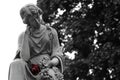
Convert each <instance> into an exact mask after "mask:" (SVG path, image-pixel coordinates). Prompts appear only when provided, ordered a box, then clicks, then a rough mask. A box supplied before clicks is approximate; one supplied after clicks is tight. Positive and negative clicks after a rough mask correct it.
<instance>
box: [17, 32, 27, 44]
mask: <svg viewBox="0 0 120 80" xmlns="http://www.w3.org/2000/svg"><path fill="white" fill-rule="evenodd" d="M24 34H25V32H22V33H21V34H20V35H19V37H18V44H21V43H22V41H23V39H24Z"/></svg>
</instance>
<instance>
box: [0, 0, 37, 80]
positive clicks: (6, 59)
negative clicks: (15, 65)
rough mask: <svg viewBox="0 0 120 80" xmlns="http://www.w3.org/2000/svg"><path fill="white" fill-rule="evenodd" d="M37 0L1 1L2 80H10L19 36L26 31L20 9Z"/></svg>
mask: <svg viewBox="0 0 120 80" xmlns="http://www.w3.org/2000/svg"><path fill="white" fill-rule="evenodd" d="M36 1H37V0H1V1H0V79H1V80H8V71H9V65H10V63H11V62H12V61H13V58H14V56H15V54H16V51H17V43H18V36H19V35H20V33H22V32H23V31H24V30H25V27H26V25H24V24H23V23H22V20H21V17H20V15H19V11H20V9H21V8H22V7H23V6H24V5H26V4H28V3H34V4H35V3H36Z"/></svg>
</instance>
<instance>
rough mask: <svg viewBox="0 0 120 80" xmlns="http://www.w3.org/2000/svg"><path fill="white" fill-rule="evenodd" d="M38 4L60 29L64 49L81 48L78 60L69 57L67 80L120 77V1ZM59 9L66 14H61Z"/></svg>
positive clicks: (42, 0)
mask: <svg viewBox="0 0 120 80" xmlns="http://www.w3.org/2000/svg"><path fill="white" fill-rule="evenodd" d="M48 4H49V5H48ZM78 4H79V6H78ZM37 5H38V6H39V7H40V8H42V9H43V11H44V15H43V19H44V20H45V21H46V22H49V23H50V24H51V26H52V27H54V28H56V30H57V31H58V36H59V40H60V43H61V44H64V52H70V53H71V52H72V51H77V54H75V59H74V60H70V59H67V58H66V69H65V71H64V75H65V80H76V79H77V80H81V79H82V80H119V79H120V1H119V0H38V1H37ZM58 10H61V11H64V12H63V14H61V15H59V16H57V15H58V12H59V11H58ZM46 15H47V16H46ZM90 71H91V72H90Z"/></svg>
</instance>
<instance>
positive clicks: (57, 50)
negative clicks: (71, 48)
mask: <svg viewBox="0 0 120 80" xmlns="http://www.w3.org/2000/svg"><path fill="white" fill-rule="evenodd" d="M52 34H53V48H52V49H53V53H52V60H53V62H54V63H56V64H55V65H59V67H60V69H61V72H63V61H64V58H63V52H62V47H61V46H60V44H59V40H58V34H57V31H56V30H55V29H52Z"/></svg>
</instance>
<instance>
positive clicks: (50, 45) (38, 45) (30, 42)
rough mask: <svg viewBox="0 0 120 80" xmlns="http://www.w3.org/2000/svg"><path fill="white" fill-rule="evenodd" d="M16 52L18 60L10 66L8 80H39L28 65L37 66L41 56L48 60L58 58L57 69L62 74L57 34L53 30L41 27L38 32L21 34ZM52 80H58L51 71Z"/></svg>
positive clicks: (27, 31)
mask: <svg viewBox="0 0 120 80" xmlns="http://www.w3.org/2000/svg"><path fill="white" fill-rule="evenodd" d="M18 51H19V52H20V59H15V60H14V61H13V62H12V63H11V64H10V69H9V77H8V80H39V75H33V74H32V73H31V71H30V69H29V66H28V63H27V62H31V63H32V64H39V63H40V60H39V59H40V58H41V56H44V55H47V57H48V58H49V59H52V58H54V57H56V58H58V60H59V64H58V66H57V68H58V69H59V70H60V73H62V72H63V53H62V50H61V48H60V45H59V41H58V36H57V32H56V30H55V29H53V28H51V27H48V26H45V25H41V27H40V29H39V30H36V31H34V32H30V30H28V29H27V30H26V31H25V32H23V33H22V34H21V35H20V37H19V40H18ZM48 72H50V73H53V74H52V76H54V79H53V80H58V79H57V78H56V77H55V75H54V71H53V70H52V69H49V71H48Z"/></svg>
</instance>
